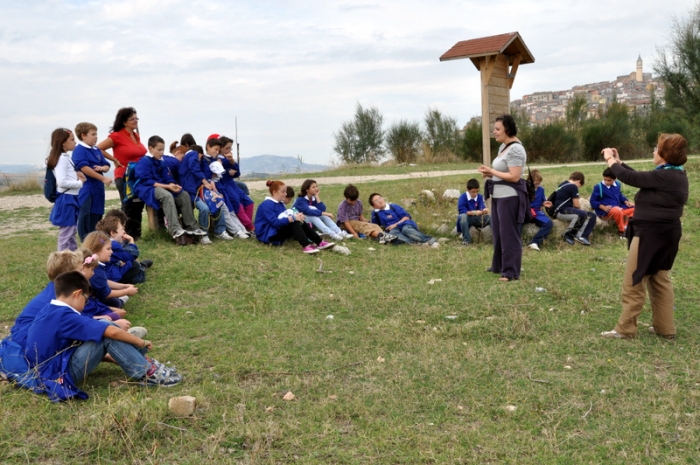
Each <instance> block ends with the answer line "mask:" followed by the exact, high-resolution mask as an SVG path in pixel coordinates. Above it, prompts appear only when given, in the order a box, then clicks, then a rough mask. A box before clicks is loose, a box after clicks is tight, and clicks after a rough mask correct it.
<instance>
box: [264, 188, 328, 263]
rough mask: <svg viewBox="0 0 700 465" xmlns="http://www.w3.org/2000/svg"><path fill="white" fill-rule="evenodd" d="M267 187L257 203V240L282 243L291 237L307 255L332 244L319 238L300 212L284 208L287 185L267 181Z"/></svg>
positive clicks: (266, 242)
mask: <svg viewBox="0 0 700 465" xmlns="http://www.w3.org/2000/svg"><path fill="white" fill-rule="evenodd" d="M267 186H268V188H269V190H270V195H269V196H268V197H265V200H263V202H262V203H261V204H260V205H259V206H258V211H257V213H256V215H255V230H256V232H257V238H258V240H259V241H260V242H263V243H265V244H272V245H281V244H282V243H283V242H284V241H286V240H287V239H290V238H294V239H295V240H296V241H297V242H299V245H300V246H301V247H302V248H303V251H304V253H307V254H313V253H318V251H319V250H323V249H329V248H331V247H334V246H335V244H334V243H332V242H326V241H324V240H322V239H321V238H320V237H319V235H318V234H316V233H315V232H314V231H313V229H311V227H309V225H308V224H306V222H305V219H306V217H305V216H304V214H303V213H295V212H293V211H292V210H287V208H286V207H285V205H284V199H285V197H286V196H287V186H285V185H284V183H283V182H282V181H267Z"/></svg>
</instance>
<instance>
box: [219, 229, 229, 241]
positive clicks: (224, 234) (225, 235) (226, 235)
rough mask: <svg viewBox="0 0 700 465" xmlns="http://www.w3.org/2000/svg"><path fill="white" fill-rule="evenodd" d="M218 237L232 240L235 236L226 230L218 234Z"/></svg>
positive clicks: (223, 239)
mask: <svg viewBox="0 0 700 465" xmlns="http://www.w3.org/2000/svg"><path fill="white" fill-rule="evenodd" d="M216 238H217V239H221V240H222V241H232V240H233V237H231V236H229V235H228V233H227V232H226V231H224V232H222V233H221V234H217V235H216Z"/></svg>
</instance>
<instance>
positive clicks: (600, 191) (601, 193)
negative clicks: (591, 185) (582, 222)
mask: <svg viewBox="0 0 700 465" xmlns="http://www.w3.org/2000/svg"><path fill="white" fill-rule="evenodd" d="M601 184H602V183H600V182H599V183H598V184H596V186H597V187H598V195H599V196H600V200H603V186H602V185H601ZM615 184H617V187H619V188H620V192H622V185H621V184H620V181H618V180H617V179H616V180H615Z"/></svg>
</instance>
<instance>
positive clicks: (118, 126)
mask: <svg viewBox="0 0 700 465" xmlns="http://www.w3.org/2000/svg"><path fill="white" fill-rule="evenodd" d="M138 130H139V118H138V116H137V115H136V110H135V109H134V108H132V107H126V108H121V109H119V111H118V112H117V116H116V118H114V125H113V126H112V131H111V132H110V133H109V136H107V138H106V139H105V140H103V141H102V142H100V143H99V144H97V147H98V148H100V149H101V150H102V151H105V150H109V149H112V152H113V153H114V158H116V159H117V161H119V163H120V164H121V166H117V167H116V169H115V170H114V183H115V185H116V186H117V189H118V190H119V198H120V199H121V200H122V202H123V203H122V210H124V213H126V216H127V218H128V221H127V223H126V225H125V227H124V229H126V233H127V234H129V235H130V236H131V237H133V238H134V240H136V239H138V238H139V237H141V221H142V214H143V205H144V204H143V202H142V201H141V200H139V199H135V200H128V201H126V202H124V172H125V171H126V167H127V165H128V164H129V163H130V162H137V161H139V160H140V159H141V158H142V157H143V156H144V155H145V154H146V153H147V152H148V151H147V150H146V147H144V145H143V144H142V143H141V137H140V136H139V131H138Z"/></svg>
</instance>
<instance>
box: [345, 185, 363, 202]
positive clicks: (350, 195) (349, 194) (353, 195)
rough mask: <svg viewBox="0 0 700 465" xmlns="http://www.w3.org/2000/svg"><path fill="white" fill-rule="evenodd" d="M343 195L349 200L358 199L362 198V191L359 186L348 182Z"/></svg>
mask: <svg viewBox="0 0 700 465" xmlns="http://www.w3.org/2000/svg"><path fill="white" fill-rule="evenodd" d="M343 197H345V198H346V199H348V200H357V199H359V198H360V191H359V190H357V187H355V186H353V185H352V184H348V186H347V187H346V188H345V190H344V191H343Z"/></svg>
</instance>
